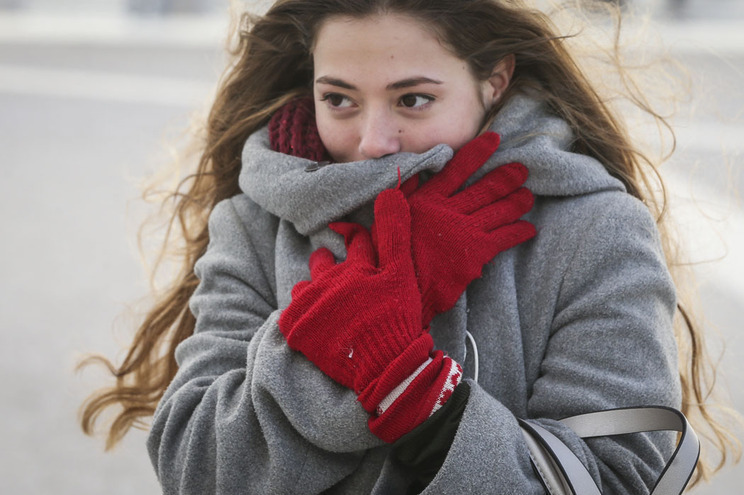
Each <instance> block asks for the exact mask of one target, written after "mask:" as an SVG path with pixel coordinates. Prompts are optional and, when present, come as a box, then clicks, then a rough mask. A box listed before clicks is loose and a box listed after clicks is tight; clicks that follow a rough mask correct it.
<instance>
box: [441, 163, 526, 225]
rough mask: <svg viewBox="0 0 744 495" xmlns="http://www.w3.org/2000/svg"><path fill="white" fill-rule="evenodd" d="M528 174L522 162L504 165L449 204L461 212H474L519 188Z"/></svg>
mask: <svg viewBox="0 0 744 495" xmlns="http://www.w3.org/2000/svg"><path fill="white" fill-rule="evenodd" d="M528 175H529V172H528V171H527V167H525V166H524V165H522V164H521V163H508V164H506V165H502V166H500V167H498V168H497V169H495V170H492V171H491V172H489V173H488V174H486V175H485V176H484V177H482V178H481V179H480V180H478V182H476V183H475V184H472V185H471V186H468V187H467V188H465V189H464V190H462V191H461V192H459V193H457V194H455V195H454V196H452V198H450V199H449V200H448V201H447V204H448V205H449V206H450V207H451V208H453V209H454V210H455V211H458V212H460V213H465V214H467V213H472V212H474V211H476V210H479V209H481V208H483V207H484V206H486V205H488V204H489V203H493V202H494V201H496V200H499V199H501V198H503V197H505V196H507V195H508V194H510V193H512V192H514V191H515V190H517V189H518V188H519V187H521V186H522V185H523V184H524V183H525V181H526V180H527V176H528Z"/></svg>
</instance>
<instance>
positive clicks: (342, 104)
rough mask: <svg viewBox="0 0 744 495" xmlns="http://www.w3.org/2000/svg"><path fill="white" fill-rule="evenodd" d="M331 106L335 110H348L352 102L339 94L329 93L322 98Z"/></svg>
mask: <svg viewBox="0 0 744 495" xmlns="http://www.w3.org/2000/svg"><path fill="white" fill-rule="evenodd" d="M322 100H323V101H325V102H326V103H327V104H328V105H329V106H331V107H334V108H346V107H349V106H351V100H349V98H348V97H346V96H344V95H342V94H339V93H328V94H325V95H323V98H322Z"/></svg>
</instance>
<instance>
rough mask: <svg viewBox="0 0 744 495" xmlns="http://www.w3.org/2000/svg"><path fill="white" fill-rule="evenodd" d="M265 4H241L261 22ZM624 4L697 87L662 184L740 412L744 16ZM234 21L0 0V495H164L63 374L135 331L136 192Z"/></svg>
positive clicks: (77, 377)
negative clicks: (99, 431) (85, 411)
mask: <svg viewBox="0 0 744 495" xmlns="http://www.w3.org/2000/svg"><path fill="white" fill-rule="evenodd" d="M587 1H589V0H587ZM267 3H268V2H250V1H248V2H243V4H244V6H246V7H247V8H250V9H252V10H254V11H256V12H261V11H262V10H263V9H264V7H265V4H267ZM624 3H625V4H635V6H638V7H641V8H645V9H648V10H649V11H650V12H651V13H652V15H653V18H654V20H655V22H656V26H655V27H654V29H658V32H659V34H660V36H661V38H662V39H663V41H664V44H665V45H666V46H668V47H669V49H670V50H671V53H672V54H673V55H674V56H676V57H678V58H679V59H680V60H682V61H683V62H684V63H685V64H686V65H687V67H688V70H689V73H690V77H691V80H692V83H693V84H692V92H691V97H690V99H689V100H688V101H686V102H685V104H684V106H683V108H682V109H681V111H680V114H679V118H678V120H677V121H676V123H677V127H676V129H677V133H678V137H679V147H678V151H677V153H676V154H675V155H674V157H673V158H672V160H671V161H670V162H669V163H668V164H667V165H665V168H664V175H665V178H666V179H667V180H668V181H669V184H670V186H671V194H672V198H673V207H674V209H675V213H677V214H678V215H679V216H680V220H679V223H680V229H681V233H682V235H683V236H685V238H686V240H687V241H688V242H689V243H690V245H691V246H692V248H693V249H692V260H693V261H695V262H696V265H695V266H696V270H697V273H698V276H699V281H700V287H699V290H700V294H701V296H702V303H703V309H704V311H705V315H706V317H707V320H708V323H709V324H710V328H712V329H713V330H712V332H711V342H710V347H711V350H712V354H713V355H714V356H721V357H720V360H721V361H720V363H721V376H720V377H719V381H720V383H721V384H722V385H723V386H724V387H726V388H727V389H728V390H730V393H731V396H732V400H733V402H734V405H735V406H736V408H737V409H738V410H739V411H744V388H742V386H741V384H740V382H738V380H739V379H741V377H742V376H744V364H743V363H744V337H743V336H742V333H743V332H742V329H743V325H742V317H741V314H740V313H739V311H741V310H742V307H744V257H743V256H742V252H744V210H742V207H741V203H740V200H739V195H740V192H741V191H742V190H744V189H742V188H743V187H744V183H743V182H742V179H743V176H744V172H743V171H744V167H743V164H742V160H743V157H742V150H744V119H743V118H742V116H743V114H744V91H743V90H742V87H744V1H741V0H668V1H661V0H659V1H654V2H651V1H648V0H647V1H645V2H643V1H641V0H636V1H633V0H626V1H625V2H624ZM228 7H229V6H228V2H227V0H223V1H220V2H215V1H214V0H0V170H2V177H4V179H3V180H2V181H0V208H1V209H0V211H1V212H2V217H1V219H2V221H0V239H1V242H0V273H2V279H1V280H0V380H2V382H3V383H4V384H5V386H4V387H5V388H4V390H5V392H4V393H3V394H2V399H1V400H0V443H1V445H2V453H1V454H0V492H1V493H7V494H50V493H55V494H82V493H84V494H89V493H90V494H94V493H96V494H97V493H106V494H132V493H137V494H156V493H158V492H159V489H158V485H157V482H156V479H155V476H154V474H153V470H152V468H151V466H150V463H149V460H148V457H147V454H146V452H145V448H144V441H145V434H144V433H143V432H134V433H132V434H130V435H129V436H128V437H127V438H126V439H125V441H124V442H123V444H122V445H121V446H120V447H118V448H117V449H116V450H114V451H113V452H111V453H108V454H104V453H103V443H102V441H101V440H100V439H93V438H88V437H86V436H84V435H83V434H82V433H81V432H80V430H79V427H78V425H77V408H78V406H79V404H80V402H81V401H82V400H83V399H84V398H85V396H86V395H87V394H88V393H89V392H90V390H91V389H92V388H94V387H96V386H98V385H100V383H101V380H102V377H103V374H101V373H97V372H95V371H92V370H88V371H86V372H84V373H75V372H74V367H75V364H76V362H77V360H78V359H79V358H80V357H81V356H82V355H83V354H84V353H86V352H90V351H96V352H101V353H104V354H106V355H107V356H121V348H122V347H123V346H124V345H126V343H127V342H128V340H129V339H130V337H131V334H132V329H133V328H134V325H135V324H136V323H137V319H136V315H133V313H132V311H131V306H132V305H133V304H134V303H136V302H137V301H138V300H139V299H141V298H142V297H143V296H144V295H145V294H146V292H147V280H146V278H145V275H144V272H143V269H142V266H141V263H140V259H139V256H138V252H137V248H136V230H137V227H138V225H139V223H140V221H141V219H142V218H143V214H144V212H145V211H147V210H146V209H145V208H144V206H143V204H142V202H141V201H140V199H139V198H140V192H139V182H140V179H141V178H143V177H146V176H148V175H150V174H152V173H153V172H154V171H156V170H158V169H160V168H161V167H162V166H163V165H164V164H166V163H167V162H168V161H169V159H170V156H169V154H168V149H169V145H170V144H172V143H173V142H174V141H176V140H177V139H178V137H179V136H181V135H182V133H183V132H184V131H185V130H186V129H187V127H188V125H189V122H190V121H191V118H192V114H193V113H194V111H198V110H204V109H206V108H207V105H208V103H209V99H210V96H211V94H212V92H213V90H214V86H215V83H216V81H217V79H218V77H219V74H220V73H221V70H222V67H223V65H224V63H225V58H224V56H223V48H224V37H225V34H226V29H227V25H228V20H229V16H228V10H229V8H228ZM653 48H654V47H649V49H653ZM723 351H725V352H723ZM742 483H744V466H742V465H738V466H734V467H729V468H728V469H727V470H725V471H724V472H723V474H721V475H720V476H719V477H717V478H716V479H714V481H713V482H712V483H711V484H709V485H705V486H702V487H701V488H700V489H696V490H695V491H694V493H698V494H734V493H741V490H742V488H741V487H742Z"/></svg>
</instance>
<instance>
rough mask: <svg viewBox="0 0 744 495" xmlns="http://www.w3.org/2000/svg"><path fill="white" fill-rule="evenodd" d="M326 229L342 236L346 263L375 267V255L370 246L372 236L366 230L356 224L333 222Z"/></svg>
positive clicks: (372, 247) (371, 245) (373, 249)
mask: <svg viewBox="0 0 744 495" xmlns="http://www.w3.org/2000/svg"><path fill="white" fill-rule="evenodd" d="M328 227H329V228H330V229H331V230H332V231H334V232H336V233H337V234H341V235H342V236H344V243H345V244H346V261H348V262H352V263H366V264H369V265H372V266H376V262H377V253H376V251H375V248H374V246H373V244H372V236H371V235H370V233H369V231H368V230H367V229H365V228H364V227H362V226H361V225H359V224H358V223H351V222H334V223H332V224H330V225H328Z"/></svg>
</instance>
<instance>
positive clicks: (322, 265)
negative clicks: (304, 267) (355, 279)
mask: <svg viewBox="0 0 744 495" xmlns="http://www.w3.org/2000/svg"><path fill="white" fill-rule="evenodd" d="M309 264H310V277H311V278H312V279H313V280H317V279H318V278H319V277H320V276H321V275H322V274H323V272H325V271H326V270H329V269H331V268H333V267H334V266H336V258H335V257H334V256H333V253H332V252H331V251H330V250H329V249H328V248H324V247H323V248H319V249H317V250H316V251H314V252H313V253H312V254H311V255H310V263H309Z"/></svg>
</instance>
